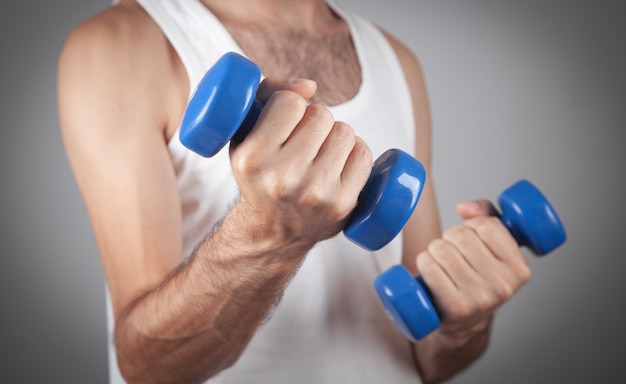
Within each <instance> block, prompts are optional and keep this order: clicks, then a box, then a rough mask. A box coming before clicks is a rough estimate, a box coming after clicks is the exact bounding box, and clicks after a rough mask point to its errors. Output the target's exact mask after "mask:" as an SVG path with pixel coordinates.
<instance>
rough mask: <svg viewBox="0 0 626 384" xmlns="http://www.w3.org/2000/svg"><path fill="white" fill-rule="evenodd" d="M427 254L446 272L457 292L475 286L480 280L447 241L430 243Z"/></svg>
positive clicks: (436, 240)
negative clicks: (457, 289)
mask: <svg viewBox="0 0 626 384" xmlns="http://www.w3.org/2000/svg"><path fill="white" fill-rule="evenodd" d="M428 253H429V254H431V255H432V257H433V259H434V260H435V261H436V262H437V263H438V264H439V265H440V266H441V268H442V269H443V270H445V271H446V273H447V274H448V276H450V279H451V280H452V281H453V282H454V284H455V285H456V286H457V287H458V288H459V290H463V289H465V287H471V286H474V285H477V284H479V283H480V281H481V280H482V277H481V276H480V275H479V274H478V272H477V271H476V270H475V269H474V267H473V266H472V265H471V264H470V263H469V262H468V260H467V259H466V258H465V256H464V255H463V254H462V253H461V252H459V250H458V249H457V248H456V247H455V245H454V244H452V243H450V242H449V241H447V240H444V239H435V240H433V241H431V242H430V244H428Z"/></svg>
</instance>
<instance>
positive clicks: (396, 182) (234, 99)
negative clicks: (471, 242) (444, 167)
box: [180, 53, 426, 250]
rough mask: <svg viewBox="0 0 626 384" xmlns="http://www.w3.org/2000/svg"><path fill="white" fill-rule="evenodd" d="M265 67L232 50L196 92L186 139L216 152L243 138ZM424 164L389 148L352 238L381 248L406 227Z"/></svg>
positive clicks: (256, 107)
mask: <svg viewBox="0 0 626 384" xmlns="http://www.w3.org/2000/svg"><path fill="white" fill-rule="evenodd" d="M260 80H261V71H260V69H259V68H258V66H257V65H256V64H254V63H253V62H251V61H250V60H248V59H246V58H244V57H243V56H241V55H239V54H236V53H227V54H226V55H224V56H223V57H222V58H220V60H218V62H217V63H216V64H215V65H214V66H213V67H212V68H211V69H210V70H209V71H208V72H207V73H206V74H205V76H204V77H203V78H202V80H201V81H200V83H199V84H198V86H197V87H196V90H195V91H194V94H193V95H192V97H191V99H190V101H189V103H188V105H187V108H186V110H185V114H184V116H183V120H182V123H181V128H180V141H181V142H182V143H183V145H185V146H186V147H187V148H189V149H191V150H192V151H194V152H196V153H198V154H199V155H202V156H205V157H210V156H213V155H215V154H216V153H217V152H219V151H220V150H221V149H222V148H223V147H224V146H225V145H226V144H227V143H228V142H229V141H230V140H231V139H235V140H237V141H241V140H243V139H244V138H245V136H246V135H247V134H248V132H250V130H251V129H252V127H253V126H254V124H255V122H256V120H257V118H258V116H259V114H260V113H261V110H262V109H263V104H262V103H261V102H259V101H258V100H257V99H256V97H255V96H256V92H257V88H258V85H259V82H260ZM425 179H426V172H425V170H424V166H423V165H422V164H421V163H420V162H419V161H417V160H416V159H415V158H413V157H412V156H410V155H408V154H407V153H405V152H404V151H402V150H400V149H390V150H387V151H386V152H385V153H383V154H382V155H381V156H380V157H379V158H378V159H376V161H375V162H374V166H373V167H372V172H371V174H370V177H369V179H368V180H367V183H366V184H365V187H364V188H363V190H362V191H361V194H360V195H359V201H358V204H357V207H356V208H355V209H354V211H353V212H352V214H351V216H350V219H349V221H348V223H347V224H346V226H345V228H344V231H343V232H344V234H345V235H346V237H347V238H348V239H350V240H351V241H353V242H355V243H356V244H358V245H359V246H361V247H363V248H365V249H368V250H378V249H380V248H382V247H383V246H385V245H386V244H388V243H389V242H390V241H391V240H393V238H394V237H396V235H397V234H398V233H399V232H400V231H401V230H402V228H403V227H404V225H405V224H406V222H407V221H408V219H409V217H410V216H411V214H412V213H413V211H414V209H415V206H416V205H417V202H418V200H419V198H420V195H421V193H422V189H423V186H424V182H425Z"/></svg>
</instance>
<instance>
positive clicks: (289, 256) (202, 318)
mask: <svg viewBox="0 0 626 384" xmlns="http://www.w3.org/2000/svg"><path fill="white" fill-rule="evenodd" d="M236 210H237V208H235V211H236ZM231 213H232V212H231ZM243 218H245V216H242V215H238V214H237V212H235V213H234V214H230V215H229V216H227V217H226V219H225V220H224V223H223V224H222V227H221V228H220V229H219V230H218V231H216V232H215V234H214V235H213V236H211V237H210V238H209V239H207V240H206V241H205V242H204V243H203V244H202V245H201V246H200V247H199V249H198V251H197V252H196V254H195V256H194V257H193V259H192V260H191V261H190V262H189V263H188V264H186V265H184V266H181V268H179V269H178V270H177V271H176V272H175V273H173V274H172V275H170V276H169V277H168V278H167V279H165V281H163V282H162V283H161V284H160V285H159V286H158V287H156V288H155V289H152V290H150V291H148V292H147V293H145V294H144V295H142V296H141V297H140V298H138V299H136V300H135V301H134V302H133V303H132V304H131V305H129V306H128V307H127V309H126V310H125V311H123V313H122V314H121V315H120V316H118V318H117V323H116V329H115V342H116V349H117V354H118V361H119V364H120V369H121V370H122V372H123V374H124V376H126V379H127V380H128V381H129V382H150V383H158V382H181V381H183V382H199V381H202V380H204V379H206V378H208V377H210V376H213V375H215V374H217V373H218V372H220V371H221V370H223V369H225V368H227V367H229V366H230V365H232V364H234V363H235V361H236V360H237V358H238V357H239V356H240V355H241V353H242V352H243V350H244V349H245V347H246V346H247V344H248V342H249V341H250V339H251V338H252V336H253V334H254V332H255V331H256V329H257V327H258V326H259V324H261V323H262V322H263V321H264V320H265V319H266V318H267V316H268V315H269V313H270V311H271V309H272V308H273V306H274V305H275V304H276V302H277V301H278V300H279V298H280V296H281V294H282V292H283V290H284V288H285V286H286V285H287V283H288V282H289V280H290V278H291V277H292V275H293V274H294V272H295V270H296V269H297V267H298V265H299V263H300V262H301V260H302V258H303V257H304V255H305V254H306V251H307V250H308V245H303V244H295V243H292V244H285V243H281V242H273V241H271V240H270V239H268V238H267V237H265V236H264V235H263V234H259V233H256V235H253V234H250V233H246V232H247V231H245V230H242V228H243V226H242V225H243V223H242V222H241V221H242V220H243ZM252 231H253V232H254V229H252ZM255 237H256V238H255Z"/></svg>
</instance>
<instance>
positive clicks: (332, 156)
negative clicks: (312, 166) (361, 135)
mask: <svg viewBox="0 0 626 384" xmlns="http://www.w3.org/2000/svg"><path fill="white" fill-rule="evenodd" d="M356 140H357V138H356V135H355V134H354V129H352V127H350V126H349V125H348V124H346V123H343V122H340V121H337V122H335V123H334V124H333V127H332V129H331V130H330V133H329V134H328V136H327V137H326V140H325V141H324V143H323V144H322V146H321V148H320V150H319V151H318V153H317V156H316V158H315V159H314V162H315V163H316V166H318V167H319V168H320V169H325V170H332V169H337V172H336V173H334V174H333V175H332V176H333V177H336V178H337V179H339V178H341V174H342V173H343V171H344V167H345V164H346V162H347V161H348V158H349V156H350V154H351V153H352V149H353V148H354V146H355V145H356ZM338 166H339V167H338Z"/></svg>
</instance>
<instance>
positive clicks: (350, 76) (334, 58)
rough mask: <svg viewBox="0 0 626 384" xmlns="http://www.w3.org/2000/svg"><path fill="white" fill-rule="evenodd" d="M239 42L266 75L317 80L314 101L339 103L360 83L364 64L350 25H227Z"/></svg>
mask: <svg viewBox="0 0 626 384" xmlns="http://www.w3.org/2000/svg"><path fill="white" fill-rule="evenodd" d="M226 28H227V29H228V31H229V32H230V34H231V35H232V36H233V38H234V39H235V41H236V42H237V44H238V45H239V46H240V47H241V48H242V49H243V51H244V52H245V53H246V55H247V56H248V57H250V59H251V60H252V61H254V62H255V63H256V64H257V65H259V67H260V68H261V71H262V72H263V74H264V75H265V76H268V77H275V78H283V79H284V78H307V79H312V80H315V81H316V82H317V85H318V88H317V93H316V94H315V96H314V97H313V98H312V99H311V102H314V103H319V104H323V105H329V106H332V105H337V104H341V103H343V102H345V101H347V100H349V99H351V98H352V97H353V96H354V95H355V94H356V93H357V91H358V89H359V86H360V84H361V68H360V66H359V61H358V58H357V54H356V50H355V48H354V44H353V42H352V39H351V37H350V31H349V28H348V27H347V25H343V26H340V27H338V28H337V29H335V30H332V31H324V32H316V33H310V32H305V31H293V30H291V31H289V30H279V29H269V28H263V27H260V26H237V25H226Z"/></svg>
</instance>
